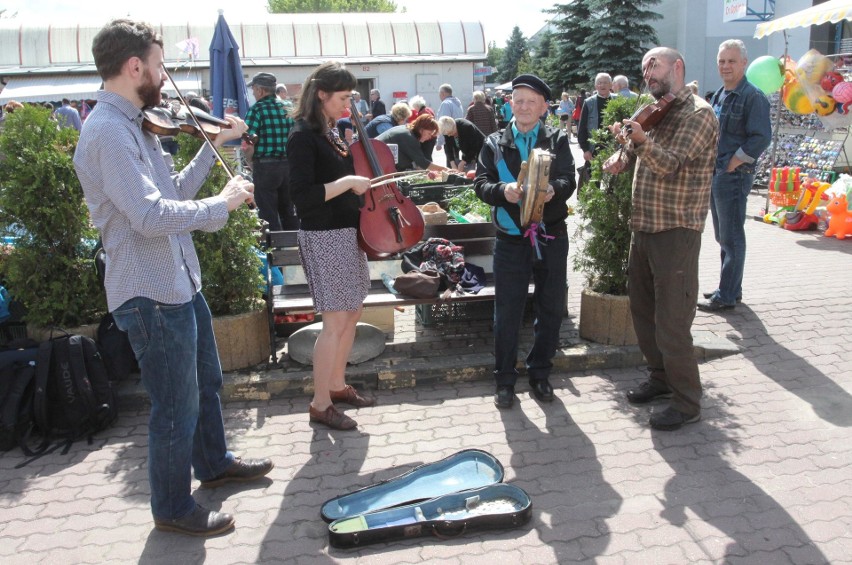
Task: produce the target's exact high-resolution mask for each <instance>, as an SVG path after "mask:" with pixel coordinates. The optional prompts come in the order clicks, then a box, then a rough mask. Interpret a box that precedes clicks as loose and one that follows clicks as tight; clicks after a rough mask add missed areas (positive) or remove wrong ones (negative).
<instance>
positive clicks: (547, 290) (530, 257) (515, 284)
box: [494, 235, 568, 386]
mask: <svg viewBox="0 0 852 565" xmlns="http://www.w3.org/2000/svg"><path fill="white" fill-rule="evenodd" d="M540 249H541V256H542V258H541V261H539V260H538V259H537V258H536V255H535V248H533V247H532V246H531V245H530V243H529V241H528V240H526V241H523V242H521V243H515V242H510V241H505V240H502V239H499V238H498V239H497V240H496V241H495V243H494V298H495V299H494V357H495V365H494V379H495V381H496V383H497V385H498V386H499V385H513V386H514V384H515V381H516V380H517V378H518V369H517V367H516V366H517V363H518V336H519V334H520V329H521V322H522V321H523V317H524V307H525V306H526V302H527V290H528V289H529V283H530V278H532V280H533V282H534V283H535V293H534V295H533V303H534V307H535V314H536V317H535V322H534V324H533V346H532V348H531V349H530V351H529V353H528V354H527V358H526V369H527V377H528V378H529V380H530V381H536V380H541V379H547V378H548V377H549V376H550V369H551V367H553V362H552V360H553V356H554V355H556V348H557V347H558V346H559V329H560V327H561V326H562V317H563V314H564V312H565V291H566V289H567V287H568V273H567V263H568V237H567V236H564V235H563V236H560V237H557V238H556V239H551V240H549V241H547V242H546V244H544V245H540Z"/></svg>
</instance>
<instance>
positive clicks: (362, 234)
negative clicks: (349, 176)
mask: <svg viewBox="0 0 852 565" xmlns="http://www.w3.org/2000/svg"><path fill="white" fill-rule="evenodd" d="M350 103H351V105H352V121H353V122H355V124H354V125H355V129H356V130H357V131H358V141H356V142H354V143H353V144H352V145H351V146H350V147H349V151H351V152H352V160H353V162H354V164H355V174H356V175H360V176H364V177H367V178H370V179H374V182H373V183H372V185H371V188H370V190H368V191H367V192H365V193H364V194H363V195H362V196H361V198H362V202H363V203H362V204H361V219H360V223H359V226H358V245H359V246H360V247H361V249H363V250H364V252H365V253H366V254H367V257H368V258H370V259H379V258H381V257H388V256H390V255H393V254H394V253H401V252H403V251H405V250H407V249H410V248H412V247H414V246H415V245H416V244H417V243H418V242H419V241H420V240H421V239H422V238H423V231H424V229H425V228H424V226H425V222H424V221H423V214H422V213H421V212H420V209H419V208H417V206H416V205H415V204H414V202H412V201H411V199H410V198H408V197H407V196H405V195H404V194H402V192H401V191H400V190H399V187H397V185H396V183H395V182H387V181H384V182H375V181H378V180H379V179H380V178H381V179H384V178H387V177H393V176H394V175H395V174H396V165H395V164H394V161H393V153H391V150H390V148H389V147H388V146H387V145H386V144H384V143H382V142H381V141H379V140H377V139H370V138H369V136H368V135H367V132H366V131H365V129H364V124H362V123H361V120H359V119H358V110H357V108H355V102H354V101H351V100H350Z"/></svg>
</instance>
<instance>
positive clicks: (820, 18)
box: [754, 0, 852, 39]
mask: <svg viewBox="0 0 852 565" xmlns="http://www.w3.org/2000/svg"><path fill="white" fill-rule="evenodd" d="M842 20H852V2H850V1H849V0H829V1H828V2H825V3H824V4H819V5H817V6H813V7H811V8H807V9H806V10H801V11H799V12H795V13H793V14H789V15H787V16H784V17H782V18H778V19H777V20H772V21H769V22H765V23H762V24H758V25H757V29H755V32H754V36H755V37H756V38H757V39H760V38H762V37H764V36H766V35H769V34H770V33H775V32H776V31H781V30H785V29H793V28H795V27H810V26H813V25H819V24H824V23H828V22H831V23H837V22H839V21H842Z"/></svg>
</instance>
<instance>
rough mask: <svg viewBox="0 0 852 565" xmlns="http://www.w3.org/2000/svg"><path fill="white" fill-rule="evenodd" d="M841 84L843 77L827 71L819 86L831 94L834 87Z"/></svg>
mask: <svg viewBox="0 0 852 565" xmlns="http://www.w3.org/2000/svg"><path fill="white" fill-rule="evenodd" d="M841 82H843V75H841V74H840V73H836V72H834V71H828V72H827V73H825V74H824V75H823V76H822V80H820V81H819V85H820V86H821V87H822V89H823V90H825V91H826V92H831V91H832V90H833V89H834V87H835V86H837V85H838V84H840V83H841Z"/></svg>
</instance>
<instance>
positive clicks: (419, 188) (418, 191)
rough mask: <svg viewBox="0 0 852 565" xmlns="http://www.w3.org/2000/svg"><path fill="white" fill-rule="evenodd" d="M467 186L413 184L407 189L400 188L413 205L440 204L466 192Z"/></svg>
mask: <svg viewBox="0 0 852 565" xmlns="http://www.w3.org/2000/svg"><path fill="white" fill-rule="evenodd" d="M467 188H469V187H467V186H457V185H452V184H415V185H412V186H409V187H407V188H405V187H402V193H403V194H404V195H406V196H408V197H409V198H411V201H412V202H414V203H415V204H426V203H428V202H437V203H439V204H440V203H442V202H443V201H444V200H449V199H450V198H452V197H453V196H456V195H458V194H460V193H462V192H463V191H464V190H466V189H467Z"/></svg>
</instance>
